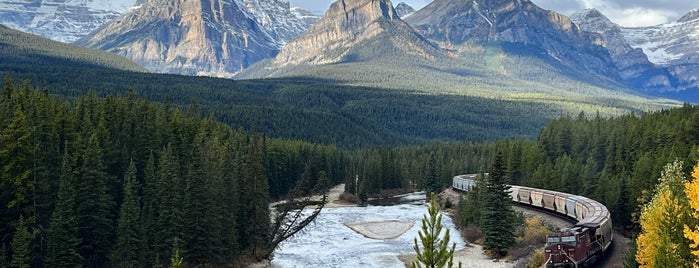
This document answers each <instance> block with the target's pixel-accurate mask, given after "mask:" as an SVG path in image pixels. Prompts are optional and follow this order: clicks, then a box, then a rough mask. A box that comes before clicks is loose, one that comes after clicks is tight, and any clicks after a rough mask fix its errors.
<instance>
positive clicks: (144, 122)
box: [0, 78, 345, 267]
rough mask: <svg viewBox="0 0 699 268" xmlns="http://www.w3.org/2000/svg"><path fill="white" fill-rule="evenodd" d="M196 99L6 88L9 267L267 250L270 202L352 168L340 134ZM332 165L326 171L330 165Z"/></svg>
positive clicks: (1, 262) (0, 257)
mask: <svg viewBox="0 0 699 268" xmlns="http://www.w3.org/2000/svg"><path fill="white" fill-rule="evenodd" d="M200 112H201V111H200V110H199V109H198V108H197V107H196V106H189V107H187V108H178V107H174V106H171V105H167V104H155V103H152V102H148V101H146V100H144V99H142V98H140V97H138V96H137V95H135V94H133V93H132V92H128V93H126V94H123V95H118V96H107V97H106V98H100V97H98V96H97V95H96V94H95V92H93V91H90V92H88V93H87V94H86V95H85V96H82V97H79V98H75V99H74V102H73V103H72V104H71V103H68V102H65V101H61V100H60V99H59V98H58V97H56V96H54V95H50V94H48V93H47V92H46V91H39V90H36V89H34V88H33V87H32V86H31V85H30V84H29V83H28V82H26V83H23V84H22V83H15V82H12V80H11V79H9V78H6V79H5V81H4V84H3V86H2V88H1V90H0V166H2V167H3V169H2V173H0V249H2V251H0V267H29V265H31V267H81V266H82V267H110V266H112V267H137V266H143V267H158V266H160V265H169V264H170V262H171V257H172V256H173V255H174V254H175V252H177V254H179V256H180V257H182V258H183V260H184V263H186V264H190V265H201V264H211V265H223V264H226V265H235V264H236V263H239V261H240V260H241V259H250V258H254V257H260V256H261V257H264V256H263V255H262V254H265V253H264V252H266V250H267V249H266V248H265V247H267V246H268V244H267V241H268V236H269V232H270V230H269V229H270V212H269V202H270V200H272V199H278V198H280V197H281V196H283V195H285V194H286V192H287V191H288V190H289V189H290V188H292V187H294V186H295V184H296V183H297V181H299V180H300V179H301V178H304V179H306V180H310V181H315V180H317V179H318V178H319V176H320V174H321V173H322V174H327V177H328V178H329V180H330V182H331V183H337V182H340V181H342V180H343V179H344V177H345V174H344V172H345V169H344V164H345V163H344V160H343V153H341V152H340V150H338V149H337V148H335V147H334V146H322V145H314V144H310V143H305V142H298V141H289V140H279V139H270V138H267V137H265V135H264V134H260V133H250V132H246V131H243V130H234V129H232V128H231V127H229V126H227V125H225V124H222V123H219V122H217V121H216V120H215V119H214V118H213V117H212V116H208V117H203V116H202V114H201V113H200ZM323 176H325V175H323Z"/></svg>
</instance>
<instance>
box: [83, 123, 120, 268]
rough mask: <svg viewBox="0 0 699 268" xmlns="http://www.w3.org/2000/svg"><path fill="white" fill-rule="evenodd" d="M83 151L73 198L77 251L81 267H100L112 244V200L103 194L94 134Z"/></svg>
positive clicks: (105, 186)
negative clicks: (80, 259)
mask: <svg viewBox="0 0 699 268" xmlns="http://www.w3.org/2000/svg"><path fill="white" fill-rule="evenodd" d="M84 150H85V151H84V152H83V153H82V156H81V160H82V163H81V166H80V179H79V181H78V193H77V197H76V204H77V213H78V236H79V237H80V239H82V243H81V244H80V249H79V252H80V255H81V256H83V258H84V259H85V262H84V266H85V267H90V268H91V267H104V266H105V265H107V261H108V259H107V254H108V253H109V251H110V250H111V245H112V241H113V235H112V233H113V225H112V221H113V220H112V216H111V212H110V207H111V202H112V200H111V198H110V197H109V195H108V193H107V184H106V182H105V180H106V175H105V172H104V165H103V164H102V153H101V152H102V149H101V147H100V143H99V142H98V140H97V135H95V134H94V133H93V134H92V135H90V138H89V139H88V141H87V144H86V147H85V149H84Z"/></svg>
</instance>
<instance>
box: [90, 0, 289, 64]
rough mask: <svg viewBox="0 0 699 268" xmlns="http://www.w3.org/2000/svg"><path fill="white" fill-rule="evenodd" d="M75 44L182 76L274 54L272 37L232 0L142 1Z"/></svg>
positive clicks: (244, 9)
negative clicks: (112, 53) (121, 56)
mask: <svg viewBox="0 0 699 268" xmlns="http://www.w3.org/2000/svg"><path fill="white" fill-rule="evenodd" d="M77 43H78V44H80V45H83V46H88V47H93V48H99V49H102V50H106V51H110V52H114V53H116V54H119V55H123V56H125V57H127V58H130V59H132V60H134V61H136V62H137V63H139V64H141V65H142V66H145V67H146V68H148V69H150V70H153V71H155V72H164V73H177V74H187V75H213V76H231V75H233V74H235V73H237V72H238V71H240V70H241V69H243V68H245V67H246V66H248V65H250V64H252V63H254V62H256V61H259V60H261V59H264V58H268V57H272V56H274V55H275V54H276V53H277V44H276V41H275V40H274V39H273V38H272V37H271V36H270V35H269V34H268V33H267V32H265V31H264V29H263V28H262V27H261V26H260V25H259V24H258V23H257V22H256V21H255V19H254V18H253V17H252V15H251V14H249V13H248V12H247V9H246V8H245V7H244V6H241V4H240V3H239V2H237V1H235V0H175V1H168V0H147V1H146V2H145V3H144V4H143V5H141V6H140V7H138V8H134V9H131V10H130V11H129V12H127V13H126V14H124V15H122V16H121V17H119V18H118V19H116V20H114V21H112V22H111V23H109V24H107V25H106V26H104V27H102V28H101V29H100V30H99V31H97V32H94V33H92V34H90V35H89V36H87V37H85V38H83V39H81V40H79V41H78V42H77Z"/></svg>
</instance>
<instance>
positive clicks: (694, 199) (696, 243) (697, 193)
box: [684, 163, 699, 267]
mask: <svg viewBox="0 0 699 268" xmlns="http://www.w3.org/2000/svg"><path fill="white" fill-rule="evenodd" d="M692 177H694V179H693V180H692V181H691V182H688V183H685V192H686V193H687V197H688V198H689V206H690V207H691V208H692V221H693V222H692V223H689V224H687V225H685V227H684V236H685V237H687V239H689V240H690V241H691V249H692V254H694V256H695V257H696V258H699V226H697V223H698V222H699V163H697V165H696V166H694V172H692ZM690 226H691V227H690ZM695 260H696V259H695ZM694 264H695V267H696V266H699V263H696V262H695V263H694Z"/></svg>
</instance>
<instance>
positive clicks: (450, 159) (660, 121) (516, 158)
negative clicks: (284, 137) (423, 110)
mask: <svg viewBox="0 0 699 268" xmlns="http://www.w3.org/2000/svg"><path fill="white" fill-rule="evenodd" d="M497 152H503V155H504V157H505V161H506V162H507V170H508V172H509V177H510V180H511V182H512V184H516V185H526V186H532V187H537V188H544V189H553V190H558V191H562V192H568V193H574V194H579V195H583V196H587V197H590V198H593V199H595V200H598V201H600V202H602V203H604V204H605V205H606V206H607V207H608V208H609V209H610V211H611V213H612V216H613V219H614V225H615V226H616V227H619V228H623V229H625V230H627V231H632V232H636V231H638V228H639V226H638V222H637V219H638V215H639V212H640V207H641V206H643V205H644V204H645V202H647V201H649V200H650V197H651V195H652V189H654V187H655V185H656V184H657V182H658V178H659V177H660V173H661V170H662V168H663V166H665V165H666V164H668V163H671V162H673V161H675V160H682V161H684V162H685V163H687V164H686V165H685V169H686V170H684V172H685V173H686V174H689V170H690V169H691V167H692V166H693V163H696V162H697V160H698V159H699V107H696V106H690V105H686V106H684V107H681V108H676V109H671V110H664V111H660V112H656V113H647V114H642V115H626V116H621V117H617V118H610V119H605V118H602V117H600V116H585V115H584V114H581V115H580V116H578V117H576V118H572V117H562V118H559V119H556V120H553V121H551V122H550V123H549V124H547V125H546V126H545V127H544V128H543V130H542V131H541V133H540V134H539V136H538V138H537V140H536V141H528V140H521V141H516V140H510V141H498V142H492V143H477V142H463V143H447V144H443V143H432V144H427V145H420V146H411V147H399V148H392V149H389V148H387V149H381V150H374V149H367V150H364V151H363V153H361V154H360V155H359V156H357V157H356V158H353V159H352V161H353V163H352V164H351V165H350V169H349V170H348V173H349V174H360V177H359V178H360V180H359V183H360V187H359V189H360V191H366V193H359V194H360V195H366V194H372V193H378V192H379V191H380V190H381V189H385V188H399V187H409V186H416V187H418V188H423V187H427V185H425V184H426V183H427V182H429V181H430V179H435V180H437V181H438V182H439V183H440V185H441V186H442V187H446V186H448V185H450V183H451V178H452V177H453V176H454V175H457V174H467V173H480V172H485V171H486V170H487V167H488V166H489V165H490V163H491V161H492V159H494V156H495V154H496V153H497ZM347 183H348V184H347V185H348V187H347V190H349V191H352V192H354V191H355V189H356V188H355V185H354V178H350V179H349V180H348V181H347Z"/></svg>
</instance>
